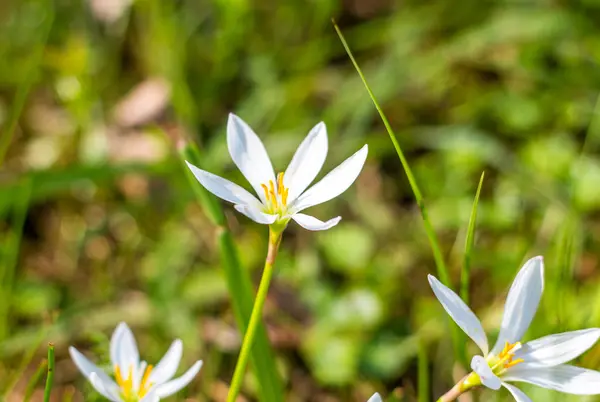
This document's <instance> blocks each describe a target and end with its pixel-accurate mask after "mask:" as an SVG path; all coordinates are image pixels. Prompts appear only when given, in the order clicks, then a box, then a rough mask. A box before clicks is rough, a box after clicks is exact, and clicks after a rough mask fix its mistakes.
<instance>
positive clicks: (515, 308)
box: [429, 256, 600, 402]
mask: <svg viewBox="0 0 600 402" xmlns="http://www.w3.org/2000/svg"><path fill="white" fill-rule="evenodd" d="M429 284H430V285H431V288H432V289H433V292H434V293H435V295H436V297H437V298H438V300H439V301H440V303H441V304H442V306H443V307H444V309H445V310H446V312H447V313H448V314H449V315H450V317H452V319H453V320H454V321H455V322H456V324H457V325H458V326H459V327H460V328H461V329H462V330H463V331H465V333H466V334H467V335H468V336H469V337H470V338H471V339H472V340H473V341H474V342H475V343H476V344H477V346H479V348H480V349H481V351H482V353H483V356H475V357H473V360H472V361H471V369H473V373H471V374H470V375H469V376H468V377H467V378H466V379H465V380H464V387H463V390H466V389H468V388H471V387H473V386H477V385H481V384H483V385H485V386H486V387H488V388H491V389H493V390H498V389H500V387H501V386H503V387H504V388H506V389H508V391H509V392H510V393H511V394H512V396H513V397H514V398H515V400H517V402H530V401H531V399H530V398H529V397H528V396H527V395H525V394H524V393H523V392H522V391H520V390H519V389H518V388H516V387H515V386H513V385H510V384H508V383H507V382H513V381H515V382H527V383H530V384H534V385H538V386H540V387H543V388H548V389H553V390H556V391H561V392H565V393H569V394H576V395H596V394H600V372H598V371H594V370H588V369H583V368H579V367H575V366H571V365H567V364H563V363H566V362H568V361H570V360H573V359H575V358H576V357H577V356H579V355H580V354H582V353H583V352H585V351H586V350H588V349H589V348H591V347H592V346H593V345H594V343H596V341H597V340H598V338H599V337H600V329H599V328H590V329H584V330H580V331H573V332H565V333H561V334H555V335H549V336H545V337H543V338H540V339H537V340H534V341H530V342H527V343H524V344H521V342H520V341H521V338H522V337H523V334H524V333H525V331H527V328H529V324H531V320H532V319H533V316H534V315H535V312H536V310H537V308H538V304H539V302H540V298H541V297H542V292H543V289H544V261H543V258H542V257H541V256H538V257H534V258H532V259H530V260H529V261H527V262H526V263H525V265H524V266H523V268H521V270H520V271H519V273H518V274H517V277H516V278H515V280H514V282H513V284H512V286H511V288H510V290H509V292H508V297H507V298H506V304H505V306H504V317H503V318H502V325H501V327H500V334H499V336H498V340H497V342H496V345H495V346H494V347H493V348H492V350H491V351H489V347H488V341H487V337H486V334H485V332H484V330H483V327H482V325H481V322H480V321H479V319H478V318H477V317H476V316H475V314H474V313H473V312H472V311H471V310H470V309H469V307H467V305H466V304H465V303H464V302H463V301H462V300H461V298H460V297H459V296H458V295H457V294H456V293H454V292H453V291H452V290H450V289H449V288H447V287H446V286H444V285H443V284H442V283H441V282H440V281H438V280H437V279H436V278H435V277H434V276H432V275H429Z"/></svg>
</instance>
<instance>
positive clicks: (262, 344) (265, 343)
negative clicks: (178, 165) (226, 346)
mask: <svg viewBox="0 0 600 402" xmlns="http://www.w3.org/2000/svg"><path fill="white" fill-rule="evenodd" d="M179 151H180V155H181V157H182V159H184V160H187V161H189V162H190V163H192V164H194V165H196V166H201V165H202V163H201V158H200V152H199V150H198V148H197V147H196V146H195V145H194V144H192V143H188V144H183V143H182V144H181V146H180V147H179ZM183 168H184V170H185V174H186V175H187V177H188V179H189V181H190V184H191V186H192V187H193V188H194V192H195V193H196V195H197V197H198V200H199V201H200V204H201V205H202V206H203V208H204V209H205V211H206V213H207V215H208V216H209V219H210V220H211V221H212V222H213V223H214V224H215V225H217V226H218V228H219V230H218V239H217V241H218V244H219V252H220V253H221V262H222V266H223V269H224V270H225V278H226V280H227V286H228V288H229V294H230V295H231V299H232V301H233V310H234V313H235V317H236V321H237V323H238V326H239V328H240V332H241V334H242V335H243V334H245V333H246V329H247V325H248V322H249V320H250V314H251V313H252V306H253V304H254V292H253V289H252V281H251V280H250V276H249V275H248V272H247V271H246V270H244V269H243V268H242V264H241V263H240V260H239V256H238V252H237V248H236V247H235V244H234V242H233V238H232V236H231V233H230V232H229V229H228V228H227V225H226V221H225V216H224V214H223V211H222V209H221V206H220V204H219V203H218V201H217V200H216V199H215V198H214V197H213V196H212V194H210V193H208V191H206V190H205V189H204V187H202V186H201V185H199V184H198V182H197V181H196V179H195V178H194V176H193V175H192V173H191V172H190V170H189V169H188V168H187V166H185V165H184V167H183ZM251 362H252V365H253V366H254V373H255V375H256V377H257V378H258V381H259V383H260V392H261V394H262V395H261V397H260V398H259V399H260V400H261V401H266V402H269V401H273V402H278V401H283V387H282V383H281V379H280V377H279V375H278V373H277V366H276V362H275V355H274V353H273V350H272V348H271V345H270V344H269V340H268V338H267V332H266V331H265V328H264V326H263V324H262V323H261V324H260V325H259V327H258V328H257V332H256V338H255V342H254V346H253V348H252V351H251Z"/></svg>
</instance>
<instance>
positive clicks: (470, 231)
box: [460, 172, 485, 304]
mask: <svg viewBox="0 0 600 402" xmlns="http://www.w3.org/2000/svg"><path fill="white" fill-rule="evenodd" d="M484 177H485V172H481V177H480V178H479V185H478V186H477V192H476V193H475V199H474V200H473V208H471V216H470V217H469V226H468V228H467V238H466V240H465V256H464V259H463V266H462V270H461V272H460V297H461V298H462V299H463V300H464V302H465V303H467V304H469V277H470V275H471V253H472V251H473V241H474V239H475V225H476V222H477V205H478V204H479V195H480V194H481V187H482V186H483V178H484Z"/></svg>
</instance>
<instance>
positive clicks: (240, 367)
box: [227, 228, 282, 402]
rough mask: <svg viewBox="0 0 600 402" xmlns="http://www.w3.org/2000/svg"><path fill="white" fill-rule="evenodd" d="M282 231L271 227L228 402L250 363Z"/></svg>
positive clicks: (235, 396) (235, 395)
mask: <svg viewBox="0 0 600 402" xmlns="http://www.w3.org/2000/svg"><path fill="white" fill-rule="evenodd" d="M281 234H282V232H281V231H274V230H273V229H272V228H269V250H268V252H267V258H266V260H265V268H264V270H263V274H262V278H261V280H260V285H259V286H258V292H257V294H256V300H255V302H254V307H253V308H252V314H251V315H250V322H249V323H248V330H247V331H246V335H245V336H244V340H243V342H242V350H241V351H240V355H239V357H238V361H237V363H236V366H235V371H234V373H233V379H232V380H231V387H230V388H229V394H228V395H227V402H235V400H236V398H237V396H238V394H239V393H240V388H241V386H242V380H243V379H244V373H245V371H246V366H247V365H248V358H249V357H250V350H251V349H252V344H253V343H254V336H255V335H256V329H257V328H258V326H259V324H260V322H261V318H262V310H263V306H264V305H265V300H266V299H267V293H268V291H269V286H270V284H271V278H272V277H273V266H274V265H275V258H276V257H277V251H278V250H279V244H280V243H281Z"/></svg>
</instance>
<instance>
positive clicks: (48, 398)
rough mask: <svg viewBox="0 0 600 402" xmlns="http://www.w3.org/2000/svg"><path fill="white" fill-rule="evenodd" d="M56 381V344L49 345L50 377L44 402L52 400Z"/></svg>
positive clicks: (47, 381) (47, 380)
mask: <svg viewBox="0 0 600 402" xmlns="http://www.w3.org/2000/svg"><path fill="white" fill-rule="evenodd" d="M53 380H54V344H53V343H49V344H48V376H47V377H46V388H45V389H44V402H48V401H49V400H50V392H52V381H53Z"/></svg>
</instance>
